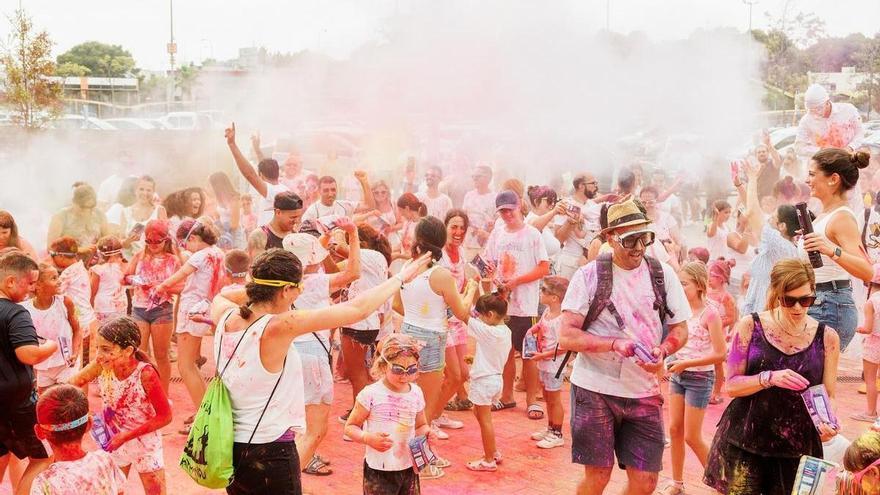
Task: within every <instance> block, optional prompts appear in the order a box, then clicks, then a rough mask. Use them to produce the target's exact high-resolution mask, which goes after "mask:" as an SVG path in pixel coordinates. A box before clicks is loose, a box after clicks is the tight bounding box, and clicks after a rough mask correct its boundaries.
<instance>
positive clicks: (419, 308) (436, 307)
mask: <svg viewBox="0 0 880 495" xmlns="http://www.w3.org/2000/svg"><path fill="white" fill-rule="evenodd" d="M438 267H439V266H438V265H434V266H432V267H431V268H428V269H427V270H425V271H424V272H422V273H421V274H420V275H418V276H416V278H415V279H413V280H412V281H411V282H410V283H408V284H403V288H402V289H401V291H400V298H401V299H402V300H403V310H404V315H403V322H404V323H409V324H410V325H415V326H417V327H419V328H423V329H425V330H433V331H435V332H443V331H446V301H444V300H443V296H441V295H440V294H437V293H436V292H434V289H432V288H431V283H430V278H431V274H432V273H434V270H436V269H437V268H438Z"/></svg>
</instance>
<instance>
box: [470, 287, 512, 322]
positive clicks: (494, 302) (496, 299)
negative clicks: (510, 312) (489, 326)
mask: <svg viewBox="0 0 880 495" xmlns="http://www.w3.org/2000/svg"><path fill="white" fill-rule="evenodd" d="M474 309H475V310H476V311H477V313H479V314H481V315H487V314H489V311H494V312H495V313H496V314H497V315H498V316H500V317H502V318H504V317H505V316H507V301H506V300H505V299H504V297H502V296H501V295H500V294H498V293H492V294H484V295H482V296H480V298H479V299H477V304H476V305H475V306H474Z"/></svg>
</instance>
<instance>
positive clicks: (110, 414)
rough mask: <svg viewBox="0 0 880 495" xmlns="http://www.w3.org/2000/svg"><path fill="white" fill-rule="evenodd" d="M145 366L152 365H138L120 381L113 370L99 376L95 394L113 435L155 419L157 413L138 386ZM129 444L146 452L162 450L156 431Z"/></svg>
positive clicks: (143, 363) (141, 385)
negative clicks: (141, 446)
mask: <svg viewBox="0 0 880 495" xmlns="http://www.w3.org/2000/svg"><path fill="white" fill-rule="evenodd" d="M147 366H152V365H151V364H150V363H145V362H143V361H140V362H138V364H137V367H136V368H135V370H134V371H133V372H132V373H131V374H130V375H128V376H127V377H125V378H124V379H122V380H120V379H119V378H117V377H116V374H115V373H113V371H112V370H104V371H102V372H101V374H100V375H98V390H99V391H100V393H101V400H102V401H103V403H104V409H103V416H104V422H105V423H106V424H107V426H108V427H109V428H110V429H111V430H112V431H113V432H118V431H122V430H133V429H135V428H137V427H139V426H141V425H143V424H144V423H146V422H147V421H149V420H150V418H152V417H154V416H156V410H155V409H153V404H151V403H150V399H149V397H147V392H146V390H144V386H143V383H142V382H141V373H142V372H143V370H144V368H146V367H147ZM130 442H141V443H143V444H144V445H145V446H146V447H147V448H148V449H149V450H153V449H156V448H161V446H162V438H161V437H160V436H159V431H158V430H156V431H152V432H150V433H147V434H145V435H141V436H139V437H137V438H136V439H134V440H130Z"/></svg>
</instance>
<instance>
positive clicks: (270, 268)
mask: <svg viewBox="0 0 880 495" xmlns="http://www.w3.org/2000/svg"><path fill="white" fill-rule="evenodd" d="M251 276H252V277H253V278H255V279H262V280H282V281H285V282H294V283H297V284H298V283H300V282H301V281H302V262H300V260H299V258H297V257H296V255H295V254H293V253H290V252H288V251H285V250H284V249H278V248H275V249H270V250H268V251H266V252H264V253H262V254H260V255H259V256H257V258H256V259H255V260H254V264H253V265H251ZM282 290H284V287H272V286H269V285H258V284H255V283H254V282H253V280H251V281H250V282H248V284H247V285H246V286H245V292H247V296H248V302H247V303H246V304H245V305H244V306H240V307H239V308H238V314H239V315H240V316H241V317H242V318H244V319H248V318H250V317H251V315H252V314H253V311H251V308H250V307H249V306H250V305H251V304H253V303H260V302H267V301H271V300H273V299H275V296H276V295H277V294H278V293H279V292H281V291H282Z"/></svg>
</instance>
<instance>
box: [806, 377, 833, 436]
mask: <svg viewBox="0 0 880 495" xmlns="http://www.w3.org/2000/svg"><path fill="white" fill-rule="evenodd" d="M801 398H802V399H803V400H804V405H806V406H807V412H809V413H810V418H811V419H812V420H813V424H814V425H815V426H816V429H818V428H819V426H820V425H821V424H822V423H827V424H829V425H832V426H834V428H836V429H838V430H839V429H840V423H839V422H838V421H837V417H836V416H835V415H834V411H833V410H832V409H831V399H830V398H829V397H828V391H827V390H825V385H823V384H821V383H820V384H819V385H814V386H812V387H810V388H808V389H806V390H804V391H803V392H801Z"/></svg>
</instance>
